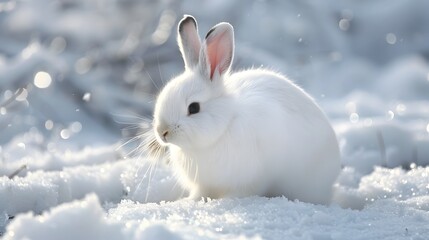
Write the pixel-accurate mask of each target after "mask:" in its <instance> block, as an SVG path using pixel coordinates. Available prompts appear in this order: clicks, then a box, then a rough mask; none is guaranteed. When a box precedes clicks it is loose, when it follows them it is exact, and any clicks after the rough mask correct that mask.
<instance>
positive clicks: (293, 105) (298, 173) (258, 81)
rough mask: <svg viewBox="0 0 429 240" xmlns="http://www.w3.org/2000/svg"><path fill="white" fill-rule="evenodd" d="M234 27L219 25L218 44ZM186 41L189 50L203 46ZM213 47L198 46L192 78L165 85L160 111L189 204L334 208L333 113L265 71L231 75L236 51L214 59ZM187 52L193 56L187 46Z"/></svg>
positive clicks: (157, 118) (189, 70)
mask: <svg viewBox="0 0 429 240" xmlns="http://www.w3.org/2000/svg"><path fill="white" fill-rule="evenodd" d="M192 20H193V18H192V19H191V20H189V16H188V20H185V19H184V20H182V22H181V24H182V25H183V24H186V21H188V23H189V22H191V24H194V25H195V29H196V22H195V20H193V21H192ZM189 26H190V27H189ZM185 27H186V26H182V29H184V28H185ZM187 27H189V29H192V25H189V24H188V26H187ZM216 27H220V28H221V29H220V30H218V29H216ZM222 28H224V29H222ZM229 28H230V29H231V30H232V27H229V26H215V30H214V31H213V32H214V33H213V34H215V37H216V36H221V38H223V39H220V40H219V39H215V40H216V41H225V38H226V39H230V38H231V37H229V36H225V35H227V34H229V33H228V31H230V30H228V29H229ZM189 29H185V30H184V32H180V30H181V29H180V25H179V34H182V35H184V34H189V33H186V31H189ZM225 29H226V30H225ZM216 31H218V32H216ZM211 32H212V31H210V32H209V34H210V33H211ZM225 32H226V33H225ZM222 34H223V35H222ZM191 35H192V34H191ZM181 37H182V39H181V40H182V41H187V42H188V44H189V42H192V41H194V42H197V41H196V40H195V39H193V40H192V37H189V38H188V39H186V36H181ZM215 37H214V38H215ZM194 38H195V36H194ZM190 39H191V40H190ZM210 40H211V39H207V37H206V42H204V45H203V46H198V47H199V48H200V49H202V50H199V51H196V52H198V57H196V56H194V59H197V60H198V62H194V64H193V65H192V61H195V60H192V57H189V56H184V59H185V65H186V70H185V72H184V73H183V74H182V75H180V76H178V77H176V78H174V79H173V80H171V81H170V82H169V83H168V84H167V85H166V86H165V88H164V89H163V90H162V92H161V94H160V95H159V97H158V100H157V104H156V106H155V114H154V127H155V132H156V135H157V139H158V141H159V142H160V143H161V144H164V145H166V146H168V148H169V151H170V157H171V160H170V162H171V164H172V166H173V169H174V171H175V173H176V176H177V178H178V181H179V182H180V183H181V185H182V186H183V187H184V188H185V189H187V190H189V192H190V195H189V197H190V198H193V199H199V198H201V197H210V198H220V197H226V196H230V197H244V196H250V195H260V196H285V197H287V198H288V199H290V200H295V199H298V200H300V201H305V202H311V203H321V204H327V203H329V202H330V200H331V195H332V185H333V183H334V181H335V180H336V178H337V175H338V173H339V171H340V154H339V148H338V143H337V140H336V136H335V133H334V131H333V129H332V127H331V125H330V124H329V122H328V120H327V118H326V116H325V114H324V113H323V112H322V111H321V110H320V108H319V107H318V106H317V104H316V103H315V102H314V101H313V99H312V98H311V97H310V96H309V95H308V94H306V93H305V92H304V91H303V90H302V89H301V88H299V87H298V86H296V85H295V84H293V83H292V82H291V81H289V80H288V79H287V78H286V77H284V76H282V75H280V74H277V73H274V72H271V71H268V70H264V69H252V70H245V71H241V72H236V73H233V74H229V66H230V64H231V61H232V55H231V56H230V57H231V61H229V60H228V59H227V60H226V61H227V64H226V65H227V66H226V67H225V66H224V65H225V64H224V65H222V64H223V62H222V52H227V54H226V55H228V53H229V52H230V50H229V48H228V46H229V45H228V46H222V45H221V46H217V47H216V51H215V52H217V56H215V57H213V56H210V54H213V53H210V45H209V44H210ZM215 40H212V41H215ZM232 41H233V38H232ZM186 44H187V43H182V45H185V48H186ZM179 45H180V41H179ZM191 45H192V44H191ZM232 46H233V42H232ZM188 48H189V46H188ZM196 49H197V48H196ZM219 49H220V50H219ZM181 50H182V55H186V54H187V53H186V49H185V50H184V49H183V46H182V48H181ZM219 51H221V53H220V54H219ZM224 55H225V54H224ZM219 56H220V57H219ZM228 57H229V56H226V58H228ZM201 58H205V59H206V60H207V61H206V62H205V61H202V60H201ZM223 58H225V56H223ZM213 59H214V60H213ZM219 59H220V60H219ZM215 61H217V64H215V63H214V62H215ZM228 61H229V62H228ZM213 68H214V69H213ZM191 103H194V104H193V107H192V106H191ZM196 105H198V107H197V106H196ZM188 106H189V107H188ZM187 107H188V109H187Z"/></svg>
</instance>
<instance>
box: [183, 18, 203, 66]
mask: <svg viewBox="0 0 429 240" xmlns="http://www.w3.org/2000/svg"><path fill="white" fill-rule="evenodd" d="M177 31H178V38H177V42H178V44H179V48H180V52H181V53H182V57H183V61H184V62H185V68H187V69H189V68H193V67H195V66H196V65H197V64H198V58H199V53H200V48H201V43H200V37H199V36H198V26H197V21H196V20H195V18H194V17H192V16H190V15H185V16H184V17H183V18H182V20H180V22H179V25H178V28H177Z"/></svg>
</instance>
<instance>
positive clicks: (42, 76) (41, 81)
mask: <svg viewBox="0 0 429 240" xmlns="http://www.w3.org/2000/svg"><path fill="white" fill-rule="evenodd" d="M51 83H52V78H51V75H49V73H47V72H43V71H41V72H38V73H36V75H35V76H34V85H35V86H36V87H38V88H47V87H49V86H50V85H51Z"/></svg>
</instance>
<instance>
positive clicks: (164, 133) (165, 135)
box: [162, 130, 168, 141]
mask: <svg viewBox="0 0 429 240" xmlns="http://www.w3.org/2000/svg"><path fill="white" fill-rule="evenodd" d="M167 135H168V131H167V130H165V131H164V132H162V138H163V139H164V141H167Z"/></svg>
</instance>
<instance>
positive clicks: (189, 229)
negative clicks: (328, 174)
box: [0, 0, 429, 240]
mask: <svg viewBox="0 0 429 240" xmlns="http://www.w3.org/2000/svg"><path fill="white" fill-rule="evenodd" d="M428 8H429V2H427V1H423V0H413V1H411V2H410V1H401V0H393V1H392V0H378V1H365V2H362V1H359V2H356V1H351V0H349V1H342V2H341V3H340V2H338V1H333V0H329V1H325V2H323V3H321V2H319V1H310V0H309V1H305V2H293V1H277V2H269V1H260V0H255V1H246V0H241V1H213V2H207V1H201V2H192V3H191V2H187V1H183V2H176V1H144V0H143V1H132V0H130V1H91V0H76V1H54V0H40V1H37V3H36V2H32V1H6V2H1V3H0V130H1V131H0V132H1V134H0V237H1V238H2V239H7V240H13V239H46V240H49V239H427V238H428V236H429V227H428V226H429V107H428V106H429V58H428V55H427V53H428V52H429V45H428V44H427V39H428V37H429V29H428V27H427V26H428V24H429V15H427V10H426V9H428ZM184 13H187V14H192V15H194V16H195V17H196V19H197V20H198V22H199V28H200V32H201V34H202V35H203V33H204V32H206V31H207V30H208V29H209V28H210V27H211V26H213V25H214V24H216V23H218V22H221V21H229V22H231V23H232V24H233V25H234V28H235V36H236V55H235V62H234V65H233V68H234V69H241V68H248V67H252V66H256V67H259V66H261V65H263V66H264V67H267V68H270V69H273V70H275V71H279V72H282V73H285V74H286V75H287V76H289V77H290V78H291V79H293V80H294V81H295V82H296V83H297V84H298V85H300V86H302V87H303V88H304V89H306V90H307V91H308V92H309V93H310V94H311V95H312V96H314V98H315V99H316V101H317V102H319V104H320V106H321V107H322V109H323V110H324V111H325V112H326V113H327V115H328V117H329V119H330V120H331V122H332V124H333V126H334V129H335V131H336V133H337V137H338V141H339V144H340V148H341V155H342V165H343V168H342V171H341V173H340V176H339V177H338V180H337V182H336V184H335V186H334V188H335V196H334V201H333V203H332V204H331V205H329V206H322V205H313V204H308V203H303V202H297V201H293V200H288V199H285V198H282V197H278V198H264V197H257V196H252V197H247V198H225V199H208V200H207V201H202V200H201V201H191V200H186V199H183V198H184V197H185V196H186V195H187V193H186V192H185V191H184V190H183V189H181V188H180V186H179V185H178V184H177V182H176V179H175V177H174V175H173V174H172V171H171V169H170V168H169V165H168V163H166V162H163V161H160V162H153V160H149V159H147V158H146V156H145V155H144V152H142V151H141V149H137V150H136V151H134V150H133V149H135V148H136V147H137V146H138V145H139V143H140V141H141V140H142V139H141V137H139V136H138V134H139V133H140V131H141V129H142V128H144V127H147V126H146V125H147V122H148V119H150V115H151V112H152V109H153V104H154V97H155V96H156V93H157V92H158V91H159V88H160V87H161V86H162V85H163V84H165V82H166V81H168V79H169V78H170V77H172V76H174V75H176V74H178V73H180V72H181V71H182V70H183V63H182V61H181V59H180V55H179V51H178V48H177V45H176V42H175V41H176V39H175V38H176V36H175V27H176V26H175V24H177V21H178V20H179V19H180V17H181V16H182V15H183V14H184ZM135 136H137V137H135ZM133 137H134V138H133ZM128 139H129V140H130V141H129V142H128V143H127V144H125V145H124V146H122V145H123V143H124V142H126V141H127V140H128Z"/></svg>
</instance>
